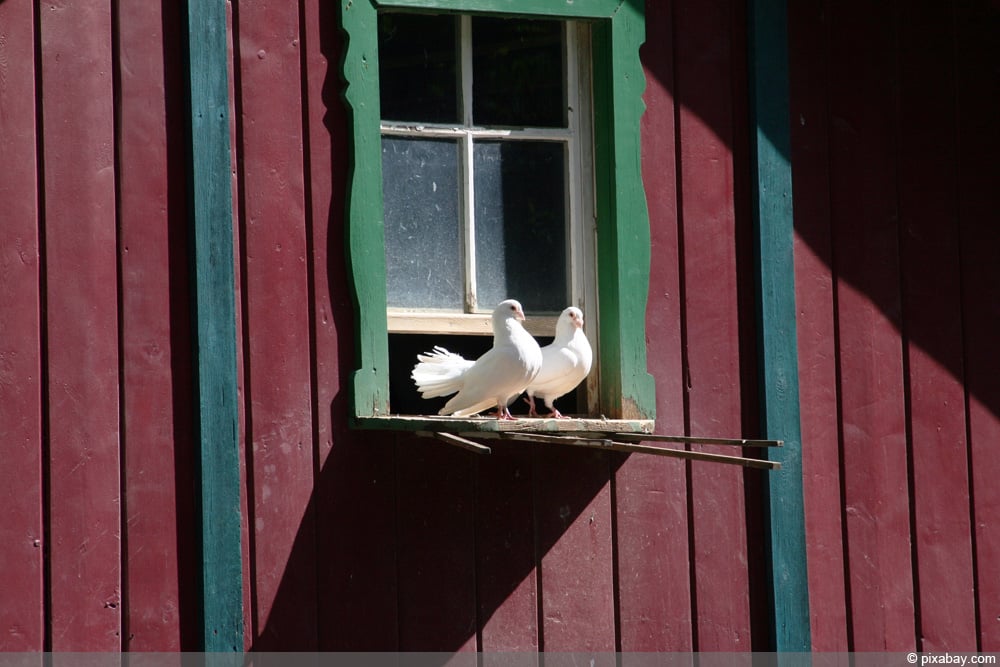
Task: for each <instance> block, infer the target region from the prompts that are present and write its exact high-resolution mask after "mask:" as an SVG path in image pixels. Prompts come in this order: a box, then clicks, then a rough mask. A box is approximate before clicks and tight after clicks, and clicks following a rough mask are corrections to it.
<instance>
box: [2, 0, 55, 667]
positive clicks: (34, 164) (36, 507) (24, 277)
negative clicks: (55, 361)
mask: <svg viewBox="0 0 1000 667" xmlns="http://www.w3.org/2000/svg"><path fill="white" fill-rule="evenodd" d="M0 26H2V27H0V118H2V119H3V126H4V129H3V130H2V131H0V155H3V156H4V158H3V159H4V162H5V164H7V165H16V168H8V169H5V170H4V175H3V177H2V178H0V211H3V213H2V214H0V216H2V220H3V221H2V223H0V275H2V276H3V278H2V279H0V312H2V313H3V316H0V360H2V361H0V440H2V441H3V442H4V443H6V444H5V454H4V463H3V465H2V466H0V507H2V509H0V544H3V545H4V546H3V548H0V590H2V591H4V603H3V604H0V651H5V652H6V651H31V652H40V651H42V650H44V648H45V647H44V636H45V626H44V623H45V616H44V614H45V611H44V602H43V601H44V591H43V587H44V581H43V579H44V574H43V568H44V565H43V554H44V552H45V549H44V545H43V542H42V540H43V516H42V506H43V499H42V493H43V491H42V488H43V487H42V466H43V460H42V441H43V439H42V427H43V423H42V400H43V397H42V363H43V361H42V345H41V341H42V330H41V328H42V322H41V310H40V307H41V298H42V297H41V293H40V291H41V286H40V283H39V280H40V277H41V271H40V267H39V212H38V160H37V156H36V154H35V149H36V147H37V146H36V131H37V129H36V127H35V75H36V72H35V67H36V62H35V40H36V38H37V36H36V34H35V30H34V20H33V16H32V5H31V3H12V2H7V3H2V4H0Z"/></svg>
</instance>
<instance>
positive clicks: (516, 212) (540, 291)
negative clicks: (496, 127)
mask: <svg viewBox="0 0 1000 667" xmlns="http://www.w3.org/2000/svg"><path fill="white" fill-rule="evenodd" d="M565 153H566V150H565V146H564V145H563V144H561V143H557V142H543V141H504V142H500V141H484V142H480V143H477V144H476V145H475V146H474V168H475V193H476V206H475V208H476V284H477V293H478V300H479V306H480V308H482V309H484V310H488V309H490V308H492V307H493V306H494V305H496V304H497V303H499V302H500V301H503V300H504V299H507V298H512V299H518V300H519V301H521V303H522V304H523V305H524V307H525V308H526V309H528V310H533V311H552V312H558V311H561V310H562V309H563V308H565V307H566V306H567V305H569V301H568V298H569V297H568V289H567V279H566V266H567V263H566V246H567V241H566V234H567V232H566V198H565V194H564V192H565V190H564V179H565V176H564V175H565V172H566V167H565V161H566V157H565Z"/></svg>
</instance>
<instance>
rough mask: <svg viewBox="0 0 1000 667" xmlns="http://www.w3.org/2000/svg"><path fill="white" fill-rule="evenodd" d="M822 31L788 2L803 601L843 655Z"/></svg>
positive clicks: (825, 643) (817, 634)
mask: <svg viewBox="0 0 1000 667" xmlns="http://www.w3.org/2000/svg"><path fill="white" fill-rule="evenodd" d="M829 48H830V45H829V36H828V24H827V22H826V20H825V17H824V9H823V8H822V7H821V6H819V5H817V4H814V3H804V2H793V3H791V4H790V5H789V50H790V59H789V75H790V85H791V112H792V113H791V116H792V122H791V131H792V170H793V175H792V181H793V184H794V192H795V197H794V209H795V231H796V235H797V236H796V245H795V290H796V302H797V306H798V312H799V314H798V354H799V400H800V404H801V408H802V412H801V422H802V442H803V443H804V445H803V449H802V468H803V473H804V478H803V487H804V493H805V498H806V503H805V509H806V534H807V535H809V541H808V543H807V555H808V561H809V603H810V608H811V613H810V625H811V628H810V629H811V632H812V648H813V650H814V651H829V652H846V651H848V643H847V628H848V621H847V603H846V600H847V592H846V587H845V583H844V549H843V523H842V516H843V514H842V509H841V502H840V501H841V496H840V445H839V432H840V429H839V422H838V419H837V401H838V385H837V349H836V344H837V338H836V336H835V335H834V334H833V332H834V331H835V320H834V274H833V249H832V247H831V230H830V206H829V202H830V180H829V174H830V165H829V155H830V153H829V151H830V146H829V133H830V117H829V113H828V98H829V75H828V71H829V62H828V59H829Z"/></svg>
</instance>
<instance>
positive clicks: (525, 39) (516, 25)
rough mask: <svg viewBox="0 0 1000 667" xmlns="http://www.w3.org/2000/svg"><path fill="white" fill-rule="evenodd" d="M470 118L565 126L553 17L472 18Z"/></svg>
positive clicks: (559, 44)
mask: <svg viewBox="0 0 1000 667" xmlns="http://www.w3.org/2000/svg"><path fill="white" fill-rule="evenodd" d="M472 49H473V55H472V81H473V94H472V100H473V111H472V117H473V121H474V122H475V123H476V124H478V125H516V126H531V127H565V125H566V113H565V111H566V108H565V107H566V105H565V102H564V100H565V94H564V83H563V29H562V23H561V22H559V21H529V20H524V19H501V18H485V17H476V18H473V19H472Z"/></svg>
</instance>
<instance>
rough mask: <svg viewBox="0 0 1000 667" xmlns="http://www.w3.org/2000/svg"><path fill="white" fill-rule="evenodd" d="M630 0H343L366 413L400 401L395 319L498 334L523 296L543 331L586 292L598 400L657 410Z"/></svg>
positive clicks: (425, 329)
mask: <svg viewBox="0 0 1000 667" xmlns="http://www.w3.org/2000/svg"><path fill="white" fill-rule="evenodd" d="M635 4H640V5H641V3H632V2H631V0H577V1H576V2H573V3H554V2H550V1H546V2H539V1H537V0H503V1H501V0H452V1H451V2H447V3H445V2H440V1H439V0H345V1H344V3H343V4H342V17H343V25H344V28H345V30H346V32H347V33H348V40H347V53H346V57H345V63H344V77H345V79H346V81H347V89H346V92H345V98H346V101H347V103H348V106H349V108H350V110H351V112H352V115H351V118H352V127H351V130H352V134H353V156H352V157H353V160H352V170H351V183H350V186H349V201H348V235H349V236H348V240H349V249H348V252H349V256H350V262H351V271H352V277H353V283H354V289H355V294H356V296H357V307H358V311H357V315H358V319H357V324H358V327H357V328H358V370H357V372H356V375H355V382H354V402H353V406H354V417H355V418H356V420H357V421H358V422H359V423H361V422H365V421H366V420H371V419H383V420H384V418H386V417H387V416H388V415H389V414H390V407H391V406H390V405H389V400H388V398H389V377H390V374H389V366H390V358H391V356H390V351H389V350H390V340H391V339H390V337H392V336H396V337H398V336H399V335H411V334H427V333H435V334H437V338H436V340H437V342H438V343H440V344H446V343H444V341H442V340H441V338H440V334H441V333H442V332H451V333H464V334H475V333H489V324H488V322H489V313H490V311H491V310H492V308H493V306H494V305H495V304H496V303H497V302H499V301H500V300H502V299H504V298H508V297H513V298H517V299H519V300H521V302H522V303H523V304H524V306H525V309H526V310H527V311H528V313H529V324H533V325H534V326H535V327H536V328H535V330H534V331H533V333H536V335H537V334H543V333H546V331H545V327H546V326H547V327H548V328H549V329H551V327H552V325H553V324H554V321H555V317H556V315H557V314H558V313H559V311H561V310H562V309H563V308H564V307H565V306H566V305H570V304H574V305H580V306H581V307H583V309H584V312H585V313H586V316H587V320H588V325H587V326H588V335H589V336H590V338H591V340H592V342H595V343H596V345H595V347H597V357H596V364H595V371H596V372H592V375H593V376H594V379H593V380H592V381H591V382H590V391H589V394H590V397H589V398H590V400H589V403H590V412H591V413H592V414H593V415H594V416H599V415H604V416H606V417H608V418H617V419H630V420H649V419H652V418H653V405H654V401H653V390H652V378H651V377H650V376H649V375H648V374H647V373H646V368H645V331H644V321H645V304H646V291H647V289H648V270H649V230H648V219H647V217H648V216H647V213H646V207H645V198H644V194H643V191H642V184H641V174H640V173H639V117H640V115H641V112H642V106H641V92H642V87H643V78H642V70H641V68H640V65H639V60H638V47H639V44H640V42H641V35H642V30H643V24H642V15H641V9H640V8H637V7H636V6H634V5H635ZM415 54H416V56H417V57H415ZM591 90H592V91H593V100H594V103H593V106H592V107H591V102H590V95H589V93H590V92H591ZM591 137H593V138H594V141H593V143H591V141H590V139H591ZM528 238H530V243H528V242H524V243H522V242H520V241H521V239H525V240H526V239H528ZM540 276H541V277H540ZM549 333H550V332H549ZM550 335H551V333H550ZM391 347H392V348H393V350H399V349H405V348H406V347H407V346H406V345H400V344H398V338H397V339H394V340H393V344H392V345H391ZM407 354H408V353H407ZM412 362H413V359H408V360H407V361H406V363H408V364H410V365H412ZM400 363H401V362H400V361H397V363H396V365H397V366H399V365H400ZM407 370H408V369H407ZM361 425H370V424H364V423H361ZM380 425H391V424H385V423H381V424H380Z"/></svg>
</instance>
